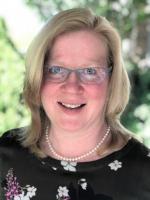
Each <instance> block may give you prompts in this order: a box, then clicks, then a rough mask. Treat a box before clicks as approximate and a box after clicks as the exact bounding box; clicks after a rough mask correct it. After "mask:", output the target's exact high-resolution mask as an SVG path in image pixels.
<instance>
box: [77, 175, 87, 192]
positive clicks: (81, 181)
mask: <svg viewBox="0 0 150 200" xmlns="http://www.w3.org/2000/svg"><path fill="white" fill-rule="evenodd" d="M78 184H79V185H80V186H81V187H82V189H83V190H86V189H87V182H86V179H85V178H81V179H80V180H79V181H78Z"/></svg>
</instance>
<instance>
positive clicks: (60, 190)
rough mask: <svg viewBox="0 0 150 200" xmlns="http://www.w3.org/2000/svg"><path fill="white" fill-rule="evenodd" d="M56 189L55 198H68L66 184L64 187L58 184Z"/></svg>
mask: <svg viewBox="0 0 150 200" xmlns="http://www.w3.org/2000/svg"><path fill="white" fill-rule="evenodd" d="M57 191H58V194H57V195H56V198H57V199H58V200H69V199H70V198H69V194H68V192H69V190H68V189H67V187H66V186H64V187H62V186H59V188H58V190H57Z"/></svg>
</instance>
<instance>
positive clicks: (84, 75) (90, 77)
mask: <svg viewBox="0 0 150 200" xmlns="http://www.w3.org/2000/svg"><path fill="white" fill-rule="evenodd" d="M106 74H107V72H106V70H105V68H99V67H88V68H84V69H80V71H79V75H80V79H81V80H82V81H83V82H85V83H89V84H90V83H96V84H97V83H101V82H102V81H103V80H104V78H105V77H106Z"/></svg>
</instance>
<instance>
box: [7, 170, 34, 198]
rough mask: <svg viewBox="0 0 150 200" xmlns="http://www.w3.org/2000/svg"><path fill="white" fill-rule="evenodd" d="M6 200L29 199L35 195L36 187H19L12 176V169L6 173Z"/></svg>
mask: <svg viewBox="0 0 150 200" xmlns="http://www.w3.org/2000/svg"><path fill="white" fill-rule="evenodd" d="M4 190H5V191H6V192H5V196H6V200H30V199H31V198H32V197H33V196H35V195H36V190H37V189H36V188H35V187H33V186H30V185H26V186H25V187H21V186H20V185H19V183H18V182H17V178H16V177H15V176H14V173H13V169H10V170H9V171H8V173H7V175H6V187H4Z"/></svg>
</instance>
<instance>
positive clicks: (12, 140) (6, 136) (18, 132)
mask: <svg viewBox="0 0 150 200" xmlns="http://www.w3.org/2000/svg"><path fill="white" fill-rule="evenodd" d="M24 130H25V128H15V129H11V130H8V131H6V132H5V133H3V135H2V136H1V137H0V148H2V147H8V146H14V145H15V146H16V145H17V146H21V142H20V141H21V140H20V138H21V136H22V133H23V131H24Z"/></svg>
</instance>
